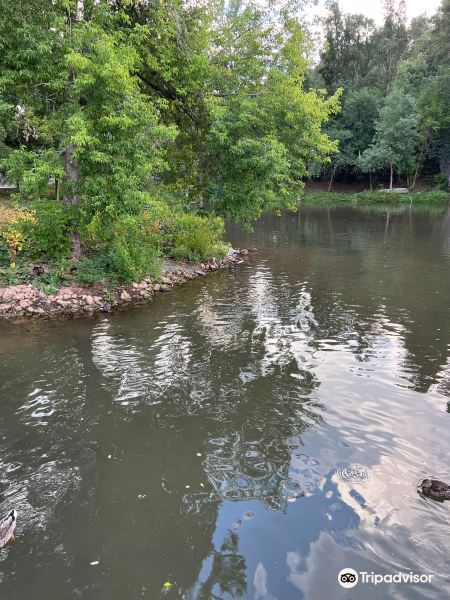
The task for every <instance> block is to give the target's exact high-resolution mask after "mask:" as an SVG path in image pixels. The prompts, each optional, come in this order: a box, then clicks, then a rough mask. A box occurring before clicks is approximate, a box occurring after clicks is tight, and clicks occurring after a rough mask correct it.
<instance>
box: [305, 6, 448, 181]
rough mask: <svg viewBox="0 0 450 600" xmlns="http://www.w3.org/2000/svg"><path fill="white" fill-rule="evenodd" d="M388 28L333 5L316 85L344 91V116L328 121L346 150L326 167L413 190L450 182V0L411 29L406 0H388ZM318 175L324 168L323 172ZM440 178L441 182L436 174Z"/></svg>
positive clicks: (333, 135)
mask: <svg viewBox="0 0 450 600" xmlns="http://www.w3.org/2000/svg"><path fill="white" fill-rule="evenodd" d="M384 8H385V18H384V23H383V24H382V25H381V26H379V27H378V26H376V24H375V23H374V22H373V21H371V20H370V19H367V18H365V17H364V16H362V15H348V14H344V13H343V12H342V11H341V9H340V7H339V3H338V1H336V0H332V1H331V2H330V3H329V4H328V14H327V16H326V17H325V19H324V20H323V26H324V42H325V43H324V46H323V48H322V51H321V54H320V62H319V64H318V65H317V67H316V68H315V69H314V71H313V72H311V73H310V74H309V78H308V79H309V81H311V82H312V81H314V84H315V85H320V84H321V83H322V84H323V85H324V87H326V88H327V90H328V92H329V93H333V92H334V91H335V90H336V89H338V88H339V87H341V88H343V89H344V94H343V98H342V111H341V112H340V113H339V114H338V115H337V116H336V117H334V118H332V119H331V121H330V122H329V123H328V125H327V126H326V127H327V131H328V133H329V135H330V137H331V138H332V139H334V140H337V141H338V142H339V152H338V153H337V154H336V155H335V157H334V158H333V161H332V163H331V164H330V165H329V166H328V167H325V169H322V173H324V174H325V175H328V177H329V181H330V188H331V185H332V183H333V178H334V176H335V175H336V174H337V175H339V174H340V176H341V177H345V178H346V179H347V180H348V179H351V178H355V177H356V178H357V177H359V176H360V174H361V173H369V174H370V184H372V175H373V174H376V175H377V176H378V178H379V180H380V181H381V182H383V181H386V179H387V180H388V181H389V182H390V186H391V187H392V186H393V184H394V177H396V182H397V183H403V184H405V183H406V184H407V185H408V186H409V187H411V188H414V186H415V183H416V180H417V177H418V176H420V175H421V174H423V175H430V176H431V175H436V177H435V180H436V181H437V182H441V185H442V187H445V186H448V183H449V182H450V104H449V101H448V99H449V97H450V51H449V49H450V47H449V40H450V0H443V1H442V4H441V6H440V8H439V10H438V11H437V13H436V14H435V15H434V16H433V17H431V18H426V17H423V16H421V17H417V18H415V19H413V20H412V22H411V23H410V25H409V26H408V25H407V20H406V11H405V2H404V0H400V1H399V3H398V5H396V4H395V2H394V0H385V3H384ZM316 173H317V171H316ZM438 173H441V175H440V177H439V176H437V175H438Z"/></svg>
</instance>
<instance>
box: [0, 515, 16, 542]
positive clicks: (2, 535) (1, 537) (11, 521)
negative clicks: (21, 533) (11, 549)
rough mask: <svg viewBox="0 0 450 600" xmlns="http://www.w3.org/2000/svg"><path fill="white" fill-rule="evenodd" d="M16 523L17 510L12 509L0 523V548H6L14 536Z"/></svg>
mask: <svg viewBox="0 0 450 600" xmlns="http://www.w3.org/2000/svg"><path fill="white" fill-rule="evenodd" d="M16 523H17V510H16V509H14V508H13V509H12V511H11V512H10V513H8V514H7V515H6V517H4V518H3V519H2V520H1V521H0V548H3V546H6V544H7V543H8V542H9V540H10V539H11V538H12V537H13V536H14V530H15V528H16Z"/></svg>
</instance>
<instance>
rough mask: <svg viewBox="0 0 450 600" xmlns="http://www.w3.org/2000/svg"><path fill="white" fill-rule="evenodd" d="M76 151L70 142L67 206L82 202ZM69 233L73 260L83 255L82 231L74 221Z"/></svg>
mask: <svg viewBox="0 0 450 600" xmlns="http://www.w3.org/2000/svg"><path fill="white" fill-rule="evenodd" d="M74 151H75V146H74V145H73V144H69V146H67V148H66V151H65V153H64V159H65V161H64V168H65V171H66V176H67V180H68V182H69V189H68V191H67V193H66V194H64V197H63V204H64V205H65V206H78V205H79V204H80V197H79V195H78V193H77V192H78V190H77V188H78V184H79V182H80V168H79V165H78V160H77V158H76V156H75V154H74ZM69 235H70V240H71V245H72V254H71V258H72V260H79V259H80V257H81V243H80V233H79V232H78V230H77V227H76V224H75V223H72V225H71V229H70V234H69Z"/></svg>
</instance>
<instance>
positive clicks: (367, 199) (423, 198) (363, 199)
mask: <svg viewBox="0 0 450 600" xmlns="http://www.w3.org/2000/svg"><path fill="white" fill-rule="evenodd" d="M449 201H450V193H449V192H444V191H442V190H431V191H427V192H411V193H408V194H398V193H394V192H392V193H388V192H378V191H374V192H356V193H353V194H351V193H350V194H349V193H339V192H307V193H306V194H305V196H304V198H303V199H302V204H311V205H320V204H327V205H329V204H336V205H339V204H361V205H367V204H405V203H408V204H411V203H412V204H445V203H448V202H449Z"/></svg>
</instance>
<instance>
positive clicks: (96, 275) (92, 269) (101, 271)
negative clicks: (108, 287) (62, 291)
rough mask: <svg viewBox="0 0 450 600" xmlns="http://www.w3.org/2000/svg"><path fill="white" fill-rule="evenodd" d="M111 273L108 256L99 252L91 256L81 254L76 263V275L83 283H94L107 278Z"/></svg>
mask: <svg viewBox="0 0 450 600" xmlns="http://www.w3.org/2000/svg"><path fill="white" fill-rule="evenodd" d="M110 274H111V269H110V265H109V262H108V257H107V256H106V255H105V254H99V255H97V256H95V257H93V258H88V257H86V256H83V257H82V258H81V259H80V261H79V263H78V265H77V271H76V276H77V279H78V281H79V282H80V283H82V284H83V285H94V284H96V283H98V282H99V281H102V280H105V279H109V278H110Z"/></svg>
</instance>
